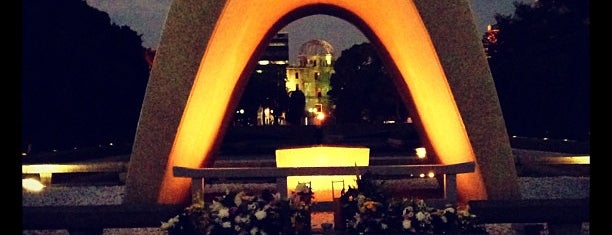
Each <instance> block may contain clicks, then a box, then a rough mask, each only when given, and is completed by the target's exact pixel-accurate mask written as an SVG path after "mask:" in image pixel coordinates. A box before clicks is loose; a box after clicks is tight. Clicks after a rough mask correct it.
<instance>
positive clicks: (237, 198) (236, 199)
mask: <svg viewBox="0 0 612 235" xmlns="http://www.w3.org/2000/svg"><path fill="white" fill-rule="evenodd" d="M245 194H246V193H244V191H241V192H239V193H237V194H236V196H234V203H236V205H237V206H239V205H240V204H242V196H244V195H245Z"/></svg>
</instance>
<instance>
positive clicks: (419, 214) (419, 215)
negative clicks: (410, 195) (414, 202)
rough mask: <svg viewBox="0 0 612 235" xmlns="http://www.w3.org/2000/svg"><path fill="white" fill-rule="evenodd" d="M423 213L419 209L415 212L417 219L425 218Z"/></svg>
mask: <svg viewBox="0 0 612 235" xmlns="http://www.w3.org/2000/svg"><path fill="white" fill-rule="evenodd" d="M425 217H426V216H425V213H423V212H422V211H419V212H417V213H416V218H417V220H418V221H423V220H424V219H425Z"/></svg>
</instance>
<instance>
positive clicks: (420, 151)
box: [414, 147, 427, 158]
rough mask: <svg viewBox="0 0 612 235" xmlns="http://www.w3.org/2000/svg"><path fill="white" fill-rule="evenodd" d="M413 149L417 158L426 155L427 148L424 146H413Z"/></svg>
mask: <svg viewBox="0 0 612 235" xmlns="http://www.w3.org/2000/svg"><path fill="white" fill-rule="evenodd" d="M414 151H415V152H416V155H417V157H418V158H425V157H427V150H426V149H425V148H424V147H419V148H415V149H414Z"/></svg>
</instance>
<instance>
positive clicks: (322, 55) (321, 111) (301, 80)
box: [286, 39, 335, 125]
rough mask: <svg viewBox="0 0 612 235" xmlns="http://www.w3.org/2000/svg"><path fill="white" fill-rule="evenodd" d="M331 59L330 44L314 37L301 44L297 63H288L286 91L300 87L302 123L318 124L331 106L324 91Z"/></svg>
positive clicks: (327, 85)
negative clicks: (302, 96) (301, 93)
mask: <svg viewBox="0 0 612 235" xmlns="http://www.w3.org/2000/svg"><path fill="white" fill-rule="evenodd" d="M334 61H335V59H334V48H333V47H332V45H331V44H330V43H329V42H327V41H325V40H320V39H315V40H310V41H307V42H306V43H304V44H302V46H301V47H300V50H299V53H298V60H297V64H296V65H290V66H287V74H286V76H287V80H286V87H287V92H288V93H290V92H292V91H296V90H300V91H302V92H303V93H304V95H305V97H306V107H305V109H306V110H305V113H306V117H305V118H304V122H303V123H302V124H304V125H313V124H314V125H320V124H321V123H322V122H323V121H324V119H325V118H327V116H328V115H329V114H330V110H331V109H332V108H333V107H332V104H331V103H330V101H329V97H328V96H327V92H329V90H330V86H329V82H330V78H331V76H332V74H334Z"/></svg>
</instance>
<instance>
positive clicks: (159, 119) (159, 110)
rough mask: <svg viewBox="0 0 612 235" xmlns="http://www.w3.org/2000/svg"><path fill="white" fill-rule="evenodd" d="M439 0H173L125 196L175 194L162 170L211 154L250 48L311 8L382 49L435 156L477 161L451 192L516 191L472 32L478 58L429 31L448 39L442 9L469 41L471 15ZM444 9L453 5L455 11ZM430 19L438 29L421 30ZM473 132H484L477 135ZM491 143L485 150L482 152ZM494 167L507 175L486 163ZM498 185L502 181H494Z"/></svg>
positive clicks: (468, 195)
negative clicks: (477, 112) (347, 25)
mask: <svg viewBox="0 0 612 235" xmlns="http://www.w3.org/2000/svg"><path fill="white" fill-rule="evenodd" d="M440 4H442V3H431V2H428V1H410V0H394V1H391V0H390V1H385V2H384V3H381V2H380V1H376V0H362V1H354V0H285V1H282V2H280V3H279V2H278V1H275V0H259V1H256V2H247V1H232V0H226V1H218V0H175V1H174V2H173V4H172V6H171V8H170V12H169V15H168V18H167V21H166V25H165V28H164V32H163V35H162V40H161V44H160V47H159V48H158V55H157V56H156V58H155V61H154V64H153V69H152V72H151V76H150V81H149V85H148V88H147V94H146V97H145V102H144V104H143V109H142V112H141V119H140V122H139V126H138V130H137V135H136V139H135V143H134V149H133V151H132V157H131V162H130V167H129V169H128V176H127V177H128V178H127V182H126V184H127V189H126V190H127V191H126V194H127V195H126V202H156V203H183V202H185V201H186V200H187V198H188V196H189V187H190V183H191V181H190V180H188V179H180V178H174V177H173V176H172V167H173V166H176V165H178V166H186V167H206V166H209V165H210V164H211V162H212V160H213V159H212V157H213V153H214V152H215V150H216V148H217V145H218V142H219V139H220V138H219V136H220V135H223V133H224V131H225V129H226V125H227V124H228V123H229V121H228V115H226V114H227V113H228V110H230V108H233V107H234V105H235V104H236V102H238V100H237V98H236V97H238V95H239V94H241V92H242V89H243V87H244V86H245V85H246V79H247V78H246V76H248V72H249V71H250V70H249V69H251V67H250V64H253V63H252V62H253V60H254V55H257V54H258V53H259V52H260V51H261V50H262V48H264V42H265V41H266V40H267V39H269V38H270V37H271V35H272V34H273V33H275V32H276V31H278V30H279V29H280V27H281V26H284V25H286V24H287V23H289V22H291V21H293V20H295V19H299V18H301V17H304V16H307V15H310V14H315V13H317V14H318V13H324V14H329V15H332V16H337V17H340V18H343V19H345V20H347V21H349V22H351V23H353V24H355V25H356V26H357V27H358V28H360V29H361V30H362V31H364V32H365V34H366V36H368V37H370V40H371V41H372V42H374V43H375V44H376V45H377V47H379V48H380V49H382V51H383V55H384V56H383V57H384V58H385V60H386V61H387V62H388V64H392V65H393V66H392V67H393V72H394V73H396V77H397V78H398V79H396V80H395V83H396V84H397V85H398V86H399V90H400V93H401V94H402V96H403V97H404V98H405V99H404V100H405V101H406V102H408V100H411V101H413V102H412V103H411V104H409V105H411V106H413V107H414V109H413V110H416V115H417V119H418V120H419V122H420V123H421V128H422V129H421V132H422V133H421V134H422V135H423V134H424V136H425V138H426V139H427V140H428V143H429V145H430V148H431V150H432V151H433V153H434V154H435V155H436V156H437V157H438V158H439V160H440V161H441V162H442V163H456V162H463V161H473V160H476V161H477V163H478V164H477V172H476V173H474V174H467V175H465V176H460V177H458V187H459V197H460V199H462V200H470V199H484V198H487V197H491V196H493V197H494V198H505V197H516V195H517V194H518V184H516V172H515V170H514V165H513V162H512V159H511V158H502V157H508V156H509V155H511V151H510V147H509V143H508V140H507V135H506V134H505V127H504V125H503V117H502V116H501V110H500V109H499V104H498V101H497V96H496V93H495V89H494V86H493V85H492V81H491V80H492V79H491V77H490V73H488V66H487V65H486V60H483V59H484V55H483V51H482V47H480V50H476V49H474V48H475V47H474V46H473V44H474V43H473V42H472V43H471V44H470V45H469V48H468V49H467V53H468V56H470V55H471V56H477V57H479V60H478V59H477V60H474V61H470V58H467V59H463V58H460V59H457V58H454V57H453V56H454V55H455V56H456V54H458V53H457V52H459V53H462V52H463V53H465V52H466V51H465V49H463V51H462V50H461V49H459V50H458V51H457V48H455V47H456V46H466V43H460V42H459V43H458V42H452V41H453V40H450V41H451V44H452V48H446V45H443V44H438V48H436V46H435V45H434V43H435V42H436V41H437V42H438V43H441V42H442V43H444V42H446V41H448V39H446V38H445V37H444V36H440V34H439V32H438V31H437V30H438V29H439V28H437V27H438V25H442V29H447V30H449V29H452V26H453V24H455V26H456V24H457V23H456V22H450V21H448V18H446V17H449V16H444V17H443V16H439V15H437V16H436V14H437V13H439V11H440V10H443V11H444V12H447V13H450V14H453V15H452V16H451V17H450V18H451V19H453V20H459V21H460V22H463V24H465V25H467V26H468V27H472V28H471V30H472V31H471V33H470V32H461V31H462V29H460V28H459V29H452V30H455V31H459V32H460V33H459V34H457V33H453V32H452V31H448V32H447V33H448V34H449V35H448V36H450V37H453V36H457V37H458V38H456V40H461V39H464V40H465V39H466V38H465V37H468V39H469V40H470V41H472V40H473V39H474V38H469V37H470V36H472V37H473V36H474V32H473V31H474V29H473V27H474V26H473V22H472V20H471V14H467V15H468V16H466V13H465V11H468V13H469V5H468V3H467V2H466V1H461V0H453V1H449V2H448V3H446V2H445V4H449V5H440ZM453 4H454V5H455V6H453ZM453 7H459V8H458V9H459V11H458V12H457V11H456V10H454V9H453ZM422 15H423V16H424V17H423V18H422ZM465 22H467V23H465ZM428 26H429V27H428ZM431 29H434V31H435V32H437V33H438V34H436V35H430V31H429V30H431ZM463 30H465V29H463ZM467 31H469V30H467ZM464 34H465V35H467V36H465V35H464ZM480 45H481V44H480ZM441 49H442V50H445V49H449V51H450V54H451V55H442V56H440V55H439V51H440V50H441ZM447 56H448V57H447ZM445 58H446V59H448V60H445ZM483 61H484V62H485V63H484V64H483V63H482V62H483ZM457 63H460V64H457ZM465 65H467V66H468V67H470V68H472V67H475V66H481V67H484V68H485V69H484V70H478V71H476V72H474V71H468V72H465V71H463V72H462V71H455V70H462V69H463V68H455V67H456V66H465ZM472 69H474V68H472ZM476 70H477V69H476ZM449 71H450V73H451V74H450V76H451V77H449V76H448V75H449ZM465 74H467V75H473V77H475V78H469V79H468V81H469V82H468V86H469V85H474V84H476V85H478V86H480V87H477V88H479V89H477V90H476V91H473V90H472V91H469V93H468V91H467V90H466V91H464V89H466V87H465V85H458V84H461V83H457V82H455V83H453V81H456V76H464V75H465ZM464 82H465V81H464ZM453 86H454V87H453ZM451 87H453V88H454V89H452V88H451ZM455 94H459V96H465V97H467V96H474V95H476V96H484V97H485V98H486V100H485V101H486V102H484V103H482V102H480V101H482V99H481V98H477V99H474V98H472V97H468V99H466V100H463V101H462V100H461V99H456V98H455V96H456V95H455ZM492 97H494V98H492ZM477 102H478V105H479V106H480V107H479V108H478V110H482V107H485V108H484V110H486V111H488V112H490V113H488V114H486V116H483V115H473V114H471V113H470V112H471V111H472V109H474V108H473V107H469V106H471V105H474V104H476V103H477ZM460 106H461V107H460ZM462 108H463V110H461V109H462ZM466 110H467V111H466ZM466 112H468V113H466ZM462 114H463V116H462ZM466 115H467V117H468V120H467V121H466V120H465V117H464V116H466ZM474 117H476V118H474ZM483 121H484V122H485V123H486V124H488V125H487V126H485V127H484V128H486V129H484V130H483V129H482V128H483V127H476V125H480V124H482V122H483ZM479 123H480V124H479ZM491 130H493V132H491ZM487 132H489V133H487ZM491 133H492V134H491ZM504 137H505V138H504ZM485 140H487V141H489V142H488V143H484V144H483V141H485ZM491 141H493V143H491ZM500 143H501V145H500ZM491 147H492V148H493V149H485V148H491ZM491 152H493V153H495V154H496V155H495V156H489V155H485V154H489V153H491ZM500 155H501V157H500ZM508 159H510V160H508ZM481 163H484V164H481ZM500 166H502V167H501V168H498V167H500ZM504 168H505V169H504ZM502 169H504V170H506V172H507V173H503V174H499V172H497V171H499V170H502ZM513 177H514V178H513ZM502 184H503V185H505V186H506V187H505V189H504V190H499V189H497V186H499V185H502Z"/></svg>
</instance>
